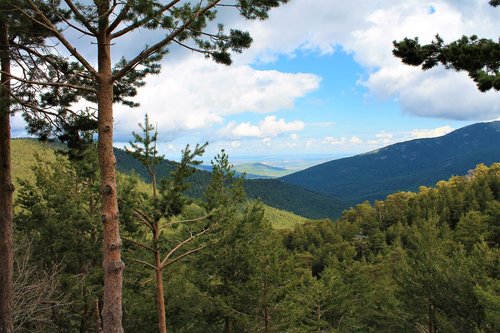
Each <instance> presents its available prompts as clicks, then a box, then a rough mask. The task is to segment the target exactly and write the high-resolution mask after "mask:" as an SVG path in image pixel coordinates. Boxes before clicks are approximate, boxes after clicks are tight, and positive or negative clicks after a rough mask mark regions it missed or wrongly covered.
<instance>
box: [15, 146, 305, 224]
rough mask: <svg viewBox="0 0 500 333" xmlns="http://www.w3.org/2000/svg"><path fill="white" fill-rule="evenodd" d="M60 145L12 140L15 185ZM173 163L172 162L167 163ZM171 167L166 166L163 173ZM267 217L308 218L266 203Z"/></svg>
mask: <svg viewBox="0 0 500 333" xmlns="http://www.w3.org/2000/svg"><path fill="white" fill-rule="evenodd" d="M61 148H62V147H61V146H60V145H57V144H54V143H46V142H40V141H38V140H34V139H15V140H13V141H12V167H13V178H14V185H15V186H16V188H19V182H18V179H22V180H28V181H29V180H33V172H32V171H31V167H32V166H33V165H34V164H35V163H36V161H37V158H36V156H37V155H38V156H40V157H41V159H42V160H49V161H52V160H55V152H54V150H55V149H61ZM167 165H172V164H170V163H168V164H166V166H167ZM169 169H170V168H164V169H163V173H165V172H168V171H170V170H172V169H173V167H172V169H170V170H169ZM139 186H140V190H144V191H148V190H149V187H150V185H149V184H147V183H145V182H142V181H141V182H140V183H139ZM264 210H265V217H266V218H267V219H268V220H269V221H270V222H271V223H272V225H273V227H274V228H276V229H292V228H293V226H294V225H296V224H297V223H304V222H305V221H307V219H306V218H304V217H301V216H298V215H295V214H293V213H291V212H288V211H284V210H280V209H277V208H273V207H270V206H267V205H264Z"/></svg>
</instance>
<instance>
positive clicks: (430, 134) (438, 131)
mask: <svg viewBox="0 0 500 333" xmlns="http://www.w3.org/2000/svg"><path fill="white" fill-rule="evenodd" d="M453 130H454V129H453V128H451V127H450V126H441V127H438V128H434V129H415V130H413V131H411V132H410V137H411V138H413V139H421V138H435V137H438V136H443V135H445V134H448V133H450V132H451V131H453Z"/></svg>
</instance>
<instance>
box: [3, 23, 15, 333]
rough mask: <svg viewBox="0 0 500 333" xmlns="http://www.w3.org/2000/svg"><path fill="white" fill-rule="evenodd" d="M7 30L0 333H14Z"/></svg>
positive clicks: (5, 28) (5, 45)
mask: <svg viewBox="0 0 500 333" xmlns="http://www.w3.org/2000/svg"><path fill="white" fill-rule="evenodd" d="M8 36H9V27H8V24H7V21H6V20H2V18H0V58H1V60H0V63H1V69H2V75H1V78H0V82H1V85H0V333H12V332H14V320H13V315H12V307H13V290H14V284H13V277H12V274H13V261H14V249H13V248H14V246H13V235H12V220H13V209H12V195H13V193H14V185H12V164H11V156H10V76H9V73H10V58H9V38H8Z"/></svg>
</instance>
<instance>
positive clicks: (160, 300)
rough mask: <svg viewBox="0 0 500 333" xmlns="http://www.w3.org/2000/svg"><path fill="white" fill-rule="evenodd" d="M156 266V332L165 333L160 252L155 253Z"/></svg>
mask: <svg viewBox="0 0 500 333" xmlns="http://www.w3.org/2000/svg"><path fill="white" fill-rule="evenodd" d="M155 266H156V301H157V310H158V332H160V333H167V318H166V314H165V297H164V295H163V271H162V269H161V257H160V251H159V250H158V249H156V251H155Z"/></svg>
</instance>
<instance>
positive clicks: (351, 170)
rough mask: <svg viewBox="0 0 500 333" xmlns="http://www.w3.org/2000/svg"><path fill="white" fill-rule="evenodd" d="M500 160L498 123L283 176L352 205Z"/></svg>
mask: <svg viewBox="0 0 500 333" xmlns="http://www.w3.org/2000/svg"><path fill="white" fill-rule="evenodd" d="M498 161H500V121H494V122H489V123H478V124H474V125H470V126H467V127H464V128H461V129H458V130H456V131H453V132H451V133H449V134H447V135H445V136H442V137H438V138H430V139H416V140H411V141H406V142H401V143H396V144H393V145H390V146H387V147H385V148H382V149H378V150H375V151H372V152H369V153H366V154H362V155H357V156H354V157H349V158H343V159H339V160H334V161H330V162H326V163H323V164H320V165H317V166H314V167H311V168H308V169H306V170H303V171H299V172H296V173H293V174H291V175H288V176H285V177H282V178H280V179H281V180H282V181H283V182H285V183H288V184H294V185H298V186H302V187H304V188H307V189H310V190H311V191H315V192H320V193H324V194H327V195H331V196H334V197H337V198H341V199H342V200H345V201H348V202H350V203H353V204H355V203H358V202H362V201H364V200H375V199H383V198H385V197H386V196H387V195H388V194H390V193H393V192H397V191H414V190H417V189H418V187H419V186H421V185H424V186H429V185H433V184H435V183H436V182H438V181H439V180H442V179H448V178H449V177H451V176H453V175H464V174H466V173H467V172H468V170H470V169H473V168H474V167H475V166H476V165H477V164H479V163H484V164H491V163H494V162H498Z"/></svg>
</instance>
